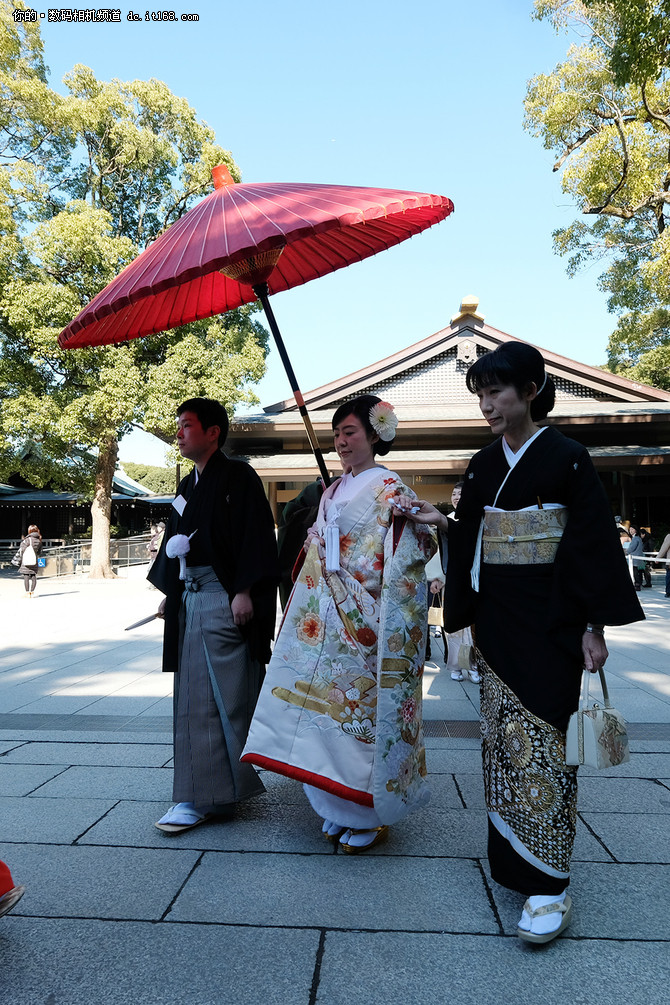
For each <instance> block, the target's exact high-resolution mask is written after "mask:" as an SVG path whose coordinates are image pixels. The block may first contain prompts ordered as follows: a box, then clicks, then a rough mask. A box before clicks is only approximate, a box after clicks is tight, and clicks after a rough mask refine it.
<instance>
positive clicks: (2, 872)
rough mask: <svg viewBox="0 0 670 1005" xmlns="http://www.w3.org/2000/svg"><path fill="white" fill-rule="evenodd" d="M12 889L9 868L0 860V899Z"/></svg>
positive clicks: (12, 883)
mask: <svg viewBox="0 0 670 1005" xmlns="http://www.w3.org/2000/svg"><path fill="white" fill-rule="evenodd" d="M13 889H14V880H13V879H12V874H11V872H10V871H9V866H7V865H6V864H5V863H4V862H3V861H2V859H0V897H2V896H3V894H5V893H9V891H10V890H13Z"/></svg>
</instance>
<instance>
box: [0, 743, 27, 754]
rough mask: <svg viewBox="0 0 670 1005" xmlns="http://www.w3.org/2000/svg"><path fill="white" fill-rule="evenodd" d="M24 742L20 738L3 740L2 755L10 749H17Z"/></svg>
mask: <svg viewBox="0 0 670 1005" xmlns="http://www.w3.org/2000/svg"><path fill="white" fill-rule="evenodd" d="M21 744H22V741H20V740H2V741H0V757H1V756H2V755H3V754H6V753H7V752H8V751H10V750H17V749H18V748H19V747H20V746H21Z"/></svg>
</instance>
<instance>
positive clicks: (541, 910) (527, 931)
mask: <svg viewBox="0 0 670 1005" xmlns="http://www.w3.org/2000/svg"><path fill="white" fill-rule="evenodd" d="M533 901H535V902H536V903H535V904H533ZM538 901H539V902H540V903H538ZM542 901H545V902H546V903H544V904H543V903H541V902H542ZM549 914H556V915H558V917H559V918H560V921H559V923H558V924H557V925H556V927H554V928H550V929H549V931H542V929H543V928H545V925H544V924H543V923H542V921H540V923H539V924H538V925H537V926H536V930H535V931H533V922H534V921H537V920H539V919H541V918H545V917H546V916H547V915H549ZM571 919H572V900H571V899H570V897H569V896H568V894H567V893H566V894H564V895H563V898H562V899H559V900H556V899H554V900H551V898H550V897H529V898H528V900H527V901H526V903H525V904H524V905H523V914H522V915H521V918H520V920H519V926H518V927H517V930H516V934H517V935H518V936H519V938H520V939H523V940H524V942H533V943H535V944H536V945H541V944H542V943H545V942H551V941H552V939H555V938H556V937H557V936H558V935H560V934H561V932H564V931H565V929H566V928H567V927H568V925H569V924H570V921H571ZM526 923H528V925H529V926H530V927H529V928H526V927H522V925H524V926H525V924H526ZM537 929H539V931H538V930H537Z"/></svg>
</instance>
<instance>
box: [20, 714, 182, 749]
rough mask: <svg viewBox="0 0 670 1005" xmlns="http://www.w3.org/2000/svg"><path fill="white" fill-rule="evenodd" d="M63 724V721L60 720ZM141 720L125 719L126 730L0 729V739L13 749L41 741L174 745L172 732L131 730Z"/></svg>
mask: <svg viewBox="0 0 670 1005" xmlns="http://www.w3.org/2000/svg"><path fill="white" fill-rule="evenodd" d="M60 721H61V722H62V720H60ZM139 721H141V720H139V719H130V720H129V719H125V718H124V728H123V729H121V728H119V729H104V730H102V729H99V728H98V729H77V730H76V731H75V730H72V729H68V730H67V732H65V731H64V730H63V729H23V728H15V729H0V737H2V738H3V740H5V741H6V742H7V743H11V745H12V747H16V746H18V745H19V744H22V743H32V742H34V741H36V740H39V741H40V742H42V743H49V742H52V743H62V742H63V740H75V739H76V741H77V743H109V742H110V740H113V742H114V743H121V744H123V743H145V744H152V743H155V744H158V745H164V744H169V745H170V746H171V745H172V732H171V731H167V732H165V731H163V730H160V731H157V730H149V729H147V727H146V725H145V726H144V728H143V729H141V730H140V729H135V728H134V726H133V729H132V730H131V729H130V728H129V725H130V723H133V724H134V723H136V722H139Z"/></svg>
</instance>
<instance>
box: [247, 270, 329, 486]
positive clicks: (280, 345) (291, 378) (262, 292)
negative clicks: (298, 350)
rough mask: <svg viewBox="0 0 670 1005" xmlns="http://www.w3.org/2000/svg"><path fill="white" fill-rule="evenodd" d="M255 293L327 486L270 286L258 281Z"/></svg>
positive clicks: (325, 473)
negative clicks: (276, 317)
mask: <svg viewBox="0 0 670 1005" xmlns="http://www.w3.org/2000/svg"><path fill="white" fill-rule="evenodd" d="M252 289H253V291H254V293H255V294H256V296H257V297H258V299H259V300H260V302H261V304H262V305H263V310H264V311H265V316H266V317H267V319H268V324H269V325H270V331H271V332H272V335H273V337H274V340H275V343H276V345H277V349H278V351H279V355H280V356H281V361H282V363H283V364H284V369H285V370H286V376H287V377H288V382H289V384H290V385H291V390H292V391H293V396H294V398H295V400H296V403H297V405H298V409H299V410H300V415H301V416H302V421H303V422H304V424H305V430H306V432H307V439H308V440H309V443H310V446H311V448H312V451H313V453H314V457H315V458H316V463H317V464H318V465H319V471H320V472H321V477H322V479H323V483H324V485H325V487H326V488H328V486H329V485H330V477H329V475H328V470H327V468H326V462H325V461H324V459H323V454H322V453H321V448H320V447H319V441H318V439H317V437H316V433H315V432H314V426H313V425H312V420H311V419H310V417H309V413H308V411H307V406H306V405H305V399H304V398H303V396H302V392H301V391H300V388H299V386H298V381H297V380H296V376H295V373H294V372H293V366H292V364H291V360H290V359H289V357H288V353H287V352H286V346H285V345H284V340H283V339H282V337H281V332H280V331H279V326H278V324H277V321H276V319H275V316H274V312H273V310H272V307H271V306H270V297H269V292H270V291H269V287H268V284H267V283H256V284H255V285H254V286H253V287H252Z"/></svg>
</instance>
